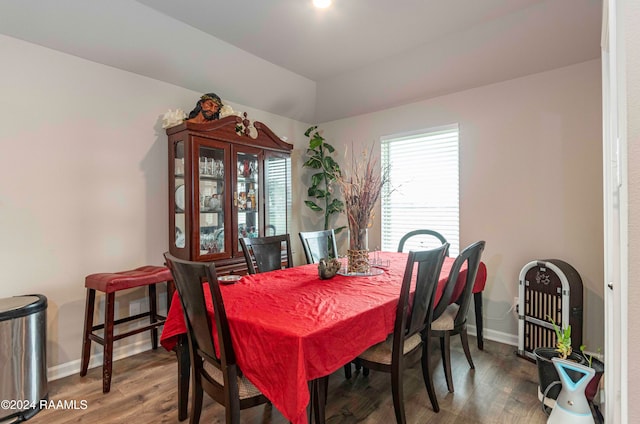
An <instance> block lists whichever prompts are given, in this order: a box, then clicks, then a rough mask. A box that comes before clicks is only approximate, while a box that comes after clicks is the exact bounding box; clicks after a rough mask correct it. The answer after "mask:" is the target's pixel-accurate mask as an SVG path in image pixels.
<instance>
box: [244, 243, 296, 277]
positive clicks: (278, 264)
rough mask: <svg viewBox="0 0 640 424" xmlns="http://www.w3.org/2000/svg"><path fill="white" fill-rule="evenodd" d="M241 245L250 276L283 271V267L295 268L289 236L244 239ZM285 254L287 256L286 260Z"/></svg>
mask: <svg viewBox="0 0 640 424" xmlns="http://www.w3.org/2000/svg"><path fill="white" fill-rule="evenodd" d="M283 244H284V249H283V246H282V245H283ZM240 245H241V246H242V252H243V253H244V259H245V261H246V262H247V269H248V272H249V274H257V273H259V272H267V271H274V270H276V269H282V266H283V265H284V267H285V268H291V267H292V266H293V256H292V254H291V239H290V237H289V234H282V235H279V236H269V237H255V238H248V237H243V238H241V239H240ZM283 252H284V253H285V255H286V256H285V257H284V258H283V256H282V255H283Z"/></svg>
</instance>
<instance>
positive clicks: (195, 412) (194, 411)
mask: <svg viewBox="0 0 640 424" xmlns="http://www.w3.org/2000/svg"><path fill="white" fill-rule="evenodd" d="M194 374H196V373H194ZM199 378H200V377H199V376H198V377H196V378H194V380H195V381H194V382H193V389H192V398H193V399H192V400H191V418H190V419H189V423H190V424H198V423H199V422H200V414H201V413H202V383H201V382H200V381H198V379H199ZM225 409H227V408H225ZM227 413H228V412H227Z"/></svg>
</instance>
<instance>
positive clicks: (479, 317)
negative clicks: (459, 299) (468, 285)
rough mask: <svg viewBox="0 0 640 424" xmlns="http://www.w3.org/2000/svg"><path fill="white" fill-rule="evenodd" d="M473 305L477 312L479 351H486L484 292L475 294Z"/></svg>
mask: <svg viewBox="0 0 640 424" xmlns="http://www.w3.org/2000/svg"><path fill="white" fill-rule="evenodd" d="M473 305H474V309H475V311H476V334H477V335H478V349H480V350H482V349H484V332H483V325H482V292H478V293H474V294H473Z"/></svg>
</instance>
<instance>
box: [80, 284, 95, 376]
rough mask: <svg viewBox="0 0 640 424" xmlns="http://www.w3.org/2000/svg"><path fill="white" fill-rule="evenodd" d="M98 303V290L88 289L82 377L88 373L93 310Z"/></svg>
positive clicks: (81, 366) (81, 364) (83, 336)
mask: <svg viewBox="0 0 640 424" xmlns="http://www.w3.org/2000/svg"><path fill="white" fill-rule="evenodd" d="M95 304H96V291H95V290H93V289H87V300H86V302H85V307H84V331H83V332H82V359H81V362H80V377H84V376H85V375H87V370H88V369H89V359H91V338H90V337H89V335H90V334H91V331H92V330H93V311H94V308H95Z"/></svg>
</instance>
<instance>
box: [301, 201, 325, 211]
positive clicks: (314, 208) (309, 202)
mask: <svg viewBox="0 0 640 424" xmlns="http://www.w3.org/2000/svg"><path fill="white" fill-rule="evenodd" d="M304 204H305V205H307V206H308V207H309V209H311V210H312V211H315V212H322V208H321V207H320V206H318V205H316V204H315V203H314V202H312V201H311V200H305V201H304Z"/></svg>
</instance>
